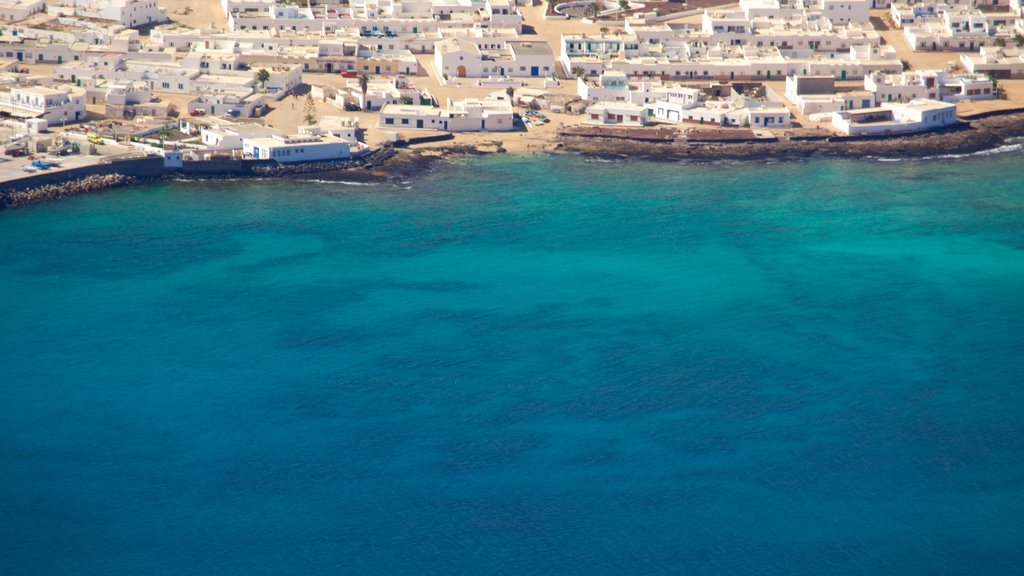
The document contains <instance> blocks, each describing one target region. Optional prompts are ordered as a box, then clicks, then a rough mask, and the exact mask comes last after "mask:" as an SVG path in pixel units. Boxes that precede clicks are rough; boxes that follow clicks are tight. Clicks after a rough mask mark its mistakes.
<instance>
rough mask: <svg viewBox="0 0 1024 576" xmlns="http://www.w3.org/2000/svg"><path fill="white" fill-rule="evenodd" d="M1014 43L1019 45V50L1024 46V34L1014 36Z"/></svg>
mask: <svg viewBox="0 0 1024 576" xmlns="http://www.w3.org/2000/svg"><path fill="white" fill-rule="evenodd" d="M1013 41H1014V42H1015V43H1016V44H1017V48H1020V47H1021V46H1024V35H1022V34H1014V35H1013Z"/></svg>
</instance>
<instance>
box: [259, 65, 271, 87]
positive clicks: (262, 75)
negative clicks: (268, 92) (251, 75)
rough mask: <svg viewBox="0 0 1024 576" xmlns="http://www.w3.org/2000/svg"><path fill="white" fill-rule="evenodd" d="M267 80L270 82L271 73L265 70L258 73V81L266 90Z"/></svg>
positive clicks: (262, 69) (261, 69)
mask: <svg viewBox="0 0 1024 576" xmlns="http://www.w3.org/2000/svg"><path fill="white" fill-rule="evenodd" d="M267 80H270V72H267V71H266V69H265V68H260V71H259V72H257V73H256V81H257V82H259V83H260V88H261V89H264V90H265V89H266V87H267Z"/></svg>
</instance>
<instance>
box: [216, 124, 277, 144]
mask: <svg viewBox="0 0 1024 576" xmlns="http://www.w3.org/2000/svg"><path fill="white" fill-rule="evenodd" d="M280 134H281V133H280V132H279V131H278V130H275V129H273V128H270V127H268V126H262V125H260V124H234V123H224V124H213V125H210V126H206V127H203V128H202V129H201V130H200V140H201V141H202V143H203V145H204V146H206V147H207V148H212V149H214V150H241V149H242V146H243V141H244V140H245V139H246V138H272V137H274V136H278V135H280Z"/></svg>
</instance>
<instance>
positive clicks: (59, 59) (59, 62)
mask: <svg viewBox="0 0 1024 576" xmlns="http://www.w3.org/2000/svg"><path fill="white" fill-rule="evenodd" d="M63 63H64V57H63V56H57V64H63Z"/></svg>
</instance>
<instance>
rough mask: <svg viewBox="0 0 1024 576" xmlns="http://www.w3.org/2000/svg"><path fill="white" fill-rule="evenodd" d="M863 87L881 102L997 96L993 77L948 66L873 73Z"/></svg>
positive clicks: (956, 100) (957, 100) (955, 100)
mask: <svg viewBox="0 0 1024 576" xmlns="http://www.w3.org/2000/svg"><path fill="white" fill-rule="evenodd" d="M864 88H865V89H866V90H868V91H870V92H872V93H874V94H875V98H876V100H877V101H878V102H909V101H911V100H919V99H930V100H942V101H943V102H960V101H962V100H990V99H992V98H995V97H996V94H995V90H994V89H993V86H992V80H990V79H989V78H988V77H987V76H985V75H983V74H971V75H964V74H950V73H948V72H946V71H945V70H914V71H912V72H903V73H902V74H872V75H869V76H867V77H865V78H864Z"/></svg>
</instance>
